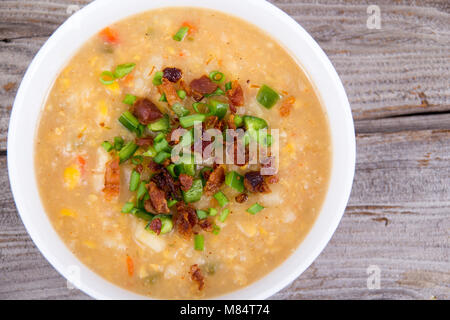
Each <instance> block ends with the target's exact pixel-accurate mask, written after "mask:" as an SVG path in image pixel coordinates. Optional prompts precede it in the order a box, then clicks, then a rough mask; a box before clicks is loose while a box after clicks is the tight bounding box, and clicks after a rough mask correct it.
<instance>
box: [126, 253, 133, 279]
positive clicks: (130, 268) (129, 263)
mask: <svg viewBox="0 0 450 320" xmlns="http://www.w3.org/2000/svg"><path fill="white" fill-rule="evenodd" d="M127 269H128V275H129V276H130V277H131V276H133V274H134V263H133V259H131V258H130V256H127Z"/></svg>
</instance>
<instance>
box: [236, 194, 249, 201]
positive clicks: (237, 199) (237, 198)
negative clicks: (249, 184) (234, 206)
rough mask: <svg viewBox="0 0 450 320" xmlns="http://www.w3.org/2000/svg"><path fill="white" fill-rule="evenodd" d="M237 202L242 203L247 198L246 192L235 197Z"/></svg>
mask: <svg viewBox="0 0 450 320" xmlns="http://www.w3.org/2000/svg"><path fill="white" fill-rule="evenodd" d="M235 200H236V202H237V203H244V202H246V201H247V200H248V195H247V194H246V193H241V194H240V195H238V196H236V198H235Z"/></svg>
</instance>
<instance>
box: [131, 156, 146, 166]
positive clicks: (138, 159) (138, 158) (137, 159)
mask: <svg viewBox="0 0 450 320" xmlns="http://www.w3.org/2000/svg"><path fill="white" fill-rule="evenodd" d="M142 161H144V157H143V156H141V155H138V156H134V157H133V158H131V163H132V164H134V165H138V164H142Z"/></svg>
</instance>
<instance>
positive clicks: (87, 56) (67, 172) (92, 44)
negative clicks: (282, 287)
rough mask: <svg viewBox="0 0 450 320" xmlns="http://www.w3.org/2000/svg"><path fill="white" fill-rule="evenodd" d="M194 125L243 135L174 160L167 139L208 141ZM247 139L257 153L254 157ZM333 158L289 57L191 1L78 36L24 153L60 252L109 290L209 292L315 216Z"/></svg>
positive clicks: (254, 266)
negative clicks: (30, 156) (215, 152)
mask: <svg viewBox="0 0 450 320" xmlns="http://www.w3.org/2000/svg"><path fill="white" fill-rule="evenodd" d="M194 123H196V124H197V127H198V125H199V124H200V133H201V132H206V130H208V129H215V130H218V132H219V133H220V134H222V132H225V130H227V129H237V130H239V129H240V130H241V131H242V132H244V135H243V139H241V140H240V142H239V143H238V142H236V143H233V142H232V143H231V144H230V143H229V141H222V142H221V141H220V139H219V136H220V134H219V136H217V137H215V138H213V139H212V141H213V142H214V146H216V145H222V146H225V151H224V152H225V153H227V152H229V150H231V149H234V150H237V149H239V148H236V146H238V145H239V146H241V147H243V148H241V149H239V150H244V159H243V161H238V160H236V159H235V158H233V157H232V158H231V159H233V161H232V163H225V164H222V163H221V162H220V161H219V160H218V159H217V158H215V157H210V158H209V162H207V163H201V164H200V163H194V162H193V161H191V158H190V157H189V158H188V160H186V158H183V159H184V160H183V161H182V162H179V161H176V160H177V157H172V155H173V150H174V149H175V148H176V147H177V146H180V145H183V146H185V150H186V149H187V150H188V151H189V150H192V149H194V150H198V148H197V147H198V142H199V141H200V150H201V152H202V151H204V149H205V147H206V148H207V147H208V143H207V141H206V140H207V139H205V138H204V136H200V137H201V139H203V140H205V141H201V140H198V139H197V140H195V138H194V139H192V133H193V131H192V130H191V128H192V125H193V124H194ZM178 128H182V129H186V130H187V131H183V132H182V133H181V134H182V137H181V139H180V138H179V137H178V138H177V137H176V135H175V134H173V133H174V132H175V131H176V129H178ZM272 129H277V130H279V131H278V132H275V131H274V130H273V131H272ZM264 130H268V131H267V132H265V131H264ZM261 132H262V134H260V133H261ZM271 132H273V133H271ZM197 138H198V137H197ZM192 140H195V141H194V142H193V146H194V147H192V146H191V144H192ZM211 145H212V144H210V145H209V146H211ZM253 145H256V146H258V147H259V146H265V147H266V148H267V150H268V151H267V152H266V153H262V154H261V155H259V156H257V159H259V160H258V161H257V162H256V163H255V161H253V160H255V158H254V157H253V156H252V155H251V154H250V153H251V152H250V147H249V146H253ZM275 145H277V146H278V149H279V152H276V150H275V149H276V148H275ZM230 146H231V148H229V147H230ZM195 148H197V149H195ZM194 154H195V153H194ZM197 154H198V152H197ZM263 159H264V161H263ZM330 159H331V141H330V133H329V127H328V123H327V117H326V114H325V112H324V109H323V107H322V106H321V103H320V100H319V98H318V95H317V93H316V92H315V90H314V87H313V85H312V84H311V82H310V81H309V79H308V77H307V76H306V75H305V73H304V71H303V70H302V68H301V67H300V66H299V64H298V63H297V62H296V61H295V60H294V59H293V57H292V56H291V55H290V54H289V53H288V52H287V51H286V50H285V49H284V48H282V47H281V46H280V45H279V44H278V43H277V42H276V41H274V40H273V39H272V38H271V37H269V36H268V35H266V34H265V33H264V32H262V31H261V30H259V29H258V28H256V27H254V26H253V25H250V24H248V23H246V22H244V21H242V20H240V19H237V18H235V17H232V16H229V15H225V14H223V13H219V12H215V11H210V10H202V9H192V8H189V9H185V8H184V9H183V8H166V9H160V10H155V11H150V12H145V13H142V14H139V15H136V16H133V17H130V18H127V19H125V20H123V21H120V22H118V23H115V24H114V25H111V26H109V27H108V28H106V29H104V30H102V31H101V32H100V33H99V34H97V35H95V36H94V37H93V38H92V39H90V40H89V41H88V42H87V43H86V44H85V45H84V46H83V47H82V48H81V49H80V50H79V52H78V53H77V54H76V55H75V56H74V57H73V58H72V59H71V60H70V61H69V63H68V64H67V66H66V67H65V68H64V69H63V70H62V71H61V73H60V75H59V76H58V77H57V79H56V81H55V83H54V85H53V88H52V89H51V91H50V93H49V95H48V98H47V101H46V102H45V107H44V110H43V112H42V116H41V120H40V124H39V129H38V133H37V138H36V149H35V166H36V172H37V179H38V184H39V190H40V195H41V198H42V202H43V204H44V207H45V209H46V211H47V213H48V216H49V217H50V220H51V221H52V223H53V226H54V228H55V229H56V231H57V232H58V234H59V235H60V236H61V238H62V239H63V240H64V242H65V243H66V245H67V246H68V247H69V248H70V250H71V251H72V252H73V253H74V254H75V255H76V256H77V257H78V258H79V259H80V260H81V261H82V262H83V263H84V264H85V265H87V266H88V267H89V268H91V269H92V270H94V271H95V272H96V273H98V274H99V275H101V276H102V277H104V278H105V279H107V280H108V281H111V282H112V283H114V284H116V285H118V286H121V287H123V288H126V289H128V290H131V291H133V292H136V293H139V294H142V295H147V296H150V297H156V298H169V299H191V298H194V299H197V298H209V297H216V296H220V295H222V294H225V293H227V292H230V291H234V290H237V289H240V288H243V287H245V286H248V285H249V284H251V283H252V282H254V281H256V280H258V279H260V278H261V277H263V276H264V275H266V274H267V273H269V272H271V271H273V270H274V269H275V268H276V267H277V266H278V265H280V264H281V263H282V262H283V261H284V260H285V259H286V258H287V257H289V255H290V254H291V253H292V252H293V251H294V250H295V249H296V248H297V247H298V245H299V244H300V242H301V241H302V239H304V237H305V236H306V235H307V233H308V232H309V230H310V229H311V226H312V225H313V223H314V221H315V219H316V218H317V215H318V214H319V212H320V209H321V206H322V203H323V201H324V198H325V194H326V191H327V188H328V181H329V176H330V170H331V169H330V167H331V160H330ZM274 160H275V161H274ZM261 162H262V163H261ZM275 163H277V166H275V165H274V164H275ZM267 167H269V169H274V168H275V170H274V171H271V172H269V174H262V169H263V168H267ZM276 168H277V170H276ZM269 171H270V170H269ZM275 272H276V271H275ZM81 277H83V275H81Z"/></svg>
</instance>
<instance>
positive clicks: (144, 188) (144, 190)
mask: <svg viewBox="0 0 450 320" xmlns="http://www.w3.org/2000/svg"><path fill="white" fill-rule="evenodd" d="M146 185H147V182H145V181H141V182H139V186H138V188H137V193H136V198H137V199H138V200H142V198H143V197H144V196H145V194H146V193H147V186H146Z"/></svg>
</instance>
